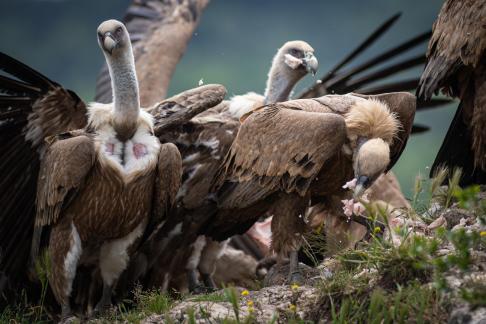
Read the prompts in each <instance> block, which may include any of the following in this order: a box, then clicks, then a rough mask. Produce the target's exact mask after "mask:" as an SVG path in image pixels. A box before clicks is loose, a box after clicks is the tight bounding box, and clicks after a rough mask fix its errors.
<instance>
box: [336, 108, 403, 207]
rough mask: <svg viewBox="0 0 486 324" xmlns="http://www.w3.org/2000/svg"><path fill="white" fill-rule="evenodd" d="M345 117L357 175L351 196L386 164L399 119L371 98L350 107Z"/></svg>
mask: <svg viewBox="0 0 486 324" xmlns="http://www.w3.org/2000/svg"><path fill="white" fill-rule="evenodd" d="M345 120H346V127H347V132H348V139H349V142H350V145H351V147H352V148H353V170H354V175H355V178H356V179H357V182H356V187H355V189H354V196H355V198H359V197H360V196H361V195H362V194H363V193H364V191H365V190H366V189H368V188H369V187H370V186H371V185H372V184H373V182H374V181H375V180H376V179H377V178H378V177H379V176H380V175H381V174H382V173H383V172H385V171H386V169H387V167H388V165H389V164H390V146H391V145H392V143H393V139H394V138H395V136H396V135H397V132H398V129H399V126H400V123H399V121H398V119H397V118H396V116H395V115H394V114H393V113H392V112H390V109H389V108H388V106H387V105H386V104H384V103H382V102H380V101H377V100H372V99H369V100H364V101H359V102H358V104H356V105H354V106H353V107H351V109H350V110H349V112H348V113H347V114H346V115H345Z"/></svg>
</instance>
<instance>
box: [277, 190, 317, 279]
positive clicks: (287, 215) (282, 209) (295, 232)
mask: <svg viewBox="0 0 486 324" xmlns="http://www.w3.org/2000/svg"><path fill="white" fill-rule="evenodd" d="M308 201H309V199H308V198H307V197H301V196H299V195H298V194H296V193H290V194H287V193H282V194H280V197H279V199H278V201H277V202H276V204H275V208H274V215H273V219H272V249H273V250H274V251H275V252H276V253H277V256H278V257H279V260H281V259H282V258H283V257H284V256H289V257H290V266H289V277H288V281H289V283H299V284H300V283H302V281H303V278H302V274H301V273H300V269H299V262H298V253H297V252H298V251H299V248H300V246H301V244H302V237H303V236H302V235H303V234H304V231H305V229H306V224H305V221H304V213H305V209H306V206H307V202H308Z"/></svg>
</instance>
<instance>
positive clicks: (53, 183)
mask: <svg viewBox="0 0 486 324" xmlns="http://www.w3.org/2000/svg"><path fill="white" fill-rule="evenodd" d="M73 133H74V132H73ZM73 135H74V136H73ZM49 141H52V144H50V145H49V147H48V148H47V150H46V154H45V157H44V159H42V162H41V166H40V172H39V181H38V184H37V214H36V219H35V225H36V226H45V225H50V224H55V223H56V222H57V221H58V220H59V216H60V214H61V211H62V210H63V208H66V206H67V204H68V203H69V201H70V200H71V199H72V197H73V196H74V195H75V193H76V191H77V190H78V189H79V188H80V186H81V185H82V184H83V182H84V180H85V178H86V176H87V175H88V173H89V172H90V171H91V169H92V167H93V164H94V161H95V156H96V154H95V149H94V143H93V139H92V138H90V137H88V136H86V135H84V134H71V133H67V134H62V135H59V136H56V137H55V138H52V139H49Z"/></svg>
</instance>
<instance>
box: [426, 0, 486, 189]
mask: <svg viewBox="0 0 486 324" xmlns="http://www.w3.org/2000/svg"><path fill="white" fill-rule="evenodd" d="M440 89H442V90H443V92H445V93H446V94H447V95H449V96H451V97H458V98H459V99H460V100H461V103H460V104H459V108H458V109H457V111H456V114H455V116H454V119H453V120H452V123H451V125H450V127H449V130H448V132H447V135H446V137H445V139H444V142H443V143H442V146H441V148H440V150H439V153H438V154H437V157H436V159H435V162H434V165H433V167H432V169H431V175H432V174H433V173H434V172H436V171H437V169H438V168H439V167H441V166H447V167H449V169H453V168H454V167H460V168H462V171H463V172H462V181H461V183H462V184H463V185H469V184H473V183H480V184H485V183H486V3H485V2H484V1H482V0H464V1H455V0H447V1H446V2H445V3H444V5H443V6H442V9H441V11H440V13H439V17H438V18H437V21H436V22H435V23H434V27H433V34H432V38H431V39H430V42H429V48H428V52H427V65H426V67H425V70H424V72H423V74H422V78H421V79H420V87H419V89H418V91H417V92H418V94H419V96H420V97H423V98H426V99H427V98H430V97H431V96H432V94H433V93H434V92H438V91H439V90H440Z"/></svg>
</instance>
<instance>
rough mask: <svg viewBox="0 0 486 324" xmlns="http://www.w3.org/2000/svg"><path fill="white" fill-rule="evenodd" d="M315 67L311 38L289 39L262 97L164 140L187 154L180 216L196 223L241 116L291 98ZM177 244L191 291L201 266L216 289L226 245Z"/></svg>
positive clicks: (219, 109) (214, 113)
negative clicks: (195, 213) (215, 274)
mask: <svg viewBox="0 0 486 324" xmlns="http://www.w3.org/2000/svg"><path fill="white" fill-rule="evenodd" d="M317 67H318V62H317V59H316V58H315V56H314V50H313V48H312V47H311V46H310V45H309V44H308V43H306V42H304V41H290V42H287V43H285V44H284V45H283V46H282V47H281V48H280V49H279V50H278V51H277V53H276V55H275V56H274V58H273V60H272V65H271V68H270V71H269V74H268V80H267V87H266V90H265V94H264V95H263V96H262V95H258V94H256V93H248V94H245V95H241V96H235V97H233V98H232V99H231V100H230V101H225V102H223V103H222V104H220V105H218V106H216V107H214V108H212V109H209V110H207V111H205V112H203V113H201V114H200V115H198V116H196V117H195V118H193V119H192V120H191V123H190V124H187V125H185V128H184V129H182V131H181V132H176V133H175V135H176V138H166V139H164V141H170V142H174V143H176V144H177V146H178V148H179V150H180V151H181V154H182V157H183V177H182V179H183V182H182V185H181V189H180V191H179V193H178V198H177V206H178V216H177V218H178V219H185V222H186V223H187V224H188V223H190V222H192V220H190V219H191V216H190V215H192V212H193V211H194V210H198V209H199V208H201V206H203V205H204V204H205V201H206V199H207V198H208V195H209V194H210V185H211V181H212V179H213V177H214V175H215V173H216V171H217V169H218V167H219V165H220V163H221V161H222V159H223V158H224V156H225V155H226V153H227V151H228V149H229V147H230V145H231V143H232V141H233V139H234V138H235V136H236V133H237V131H238V127H239V125H240V123H239V117H240V116H241V115H243V114H244V113H246V112H248V111H250V110H251V109H253V108H256V107H259V106H261V105H263V104H265V103H274V102H278V101H284V100H287V99H288V98H289V95H290V93H291V91H292V89H293V87H294V85H295V84H296V83H297V82H298V81H299V80H300V79H302V78H303V77H304V76H305V75H306V74H307V73H313V74H315V72H316V70H317ZM169 136H172V135H171V134H169ZM204 217H205V216H204ZM202 218H203V217H202ZM202 221H203V220H202V219H198V220H194V222H202ZM177 224H179V223H177V222H175V223H174V226H177ZM187 226H188V225H187ZM183 232H188V230H187V229H186V230H183ZM195 233H196V232H195ZM174 244H175V243H174ZM174 248H178V249H180V252H178V258H180V260H181V262H180V265H179V266H177V267H176V268H178V269H179V270H178V271H179V274H180V268H181V267H185V268H186V269H187V271H188V278H189V288H190V290H191V291H194V290H198V289H199V288H200V285H199V280H198V275H197V270H199V272H200V274H201V278H202V279H203V281H204V284H205V286H207V287H209V288H214V286H215V285H214V283H213V280H212V278H211V274H212V273H213V272H214V265H215V262H216V260H217V259H218V257H219V255H220V253H221V249H222V248H223V246H220V243H219V242H212V241H207V240H206V239H205V238H204V237H203V236H201V237H199V238H198V239H197V240H196V241H195V243H194V244H193V245H191V247H190V248H188V249H184V247H181V246H177V244H175V247H174ZM159 252H160V249H159ZM200 261H201V262H200ZM169 262H170V261H169V260H167V255H166V254H165V253H162V255H161V256H160V260H159V261H157V266H155V268H156V269H163V268H164V266H166V265H167V264H168V263H169ZM152 277H153V278H152V279H151V283H152V284H153V285H155V286H158V287H167V280H169V279H168V277H166V273H165V272H163V271H161V270H159V271H158V272H157V271H154V274H153V275H152Z"/></svg>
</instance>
